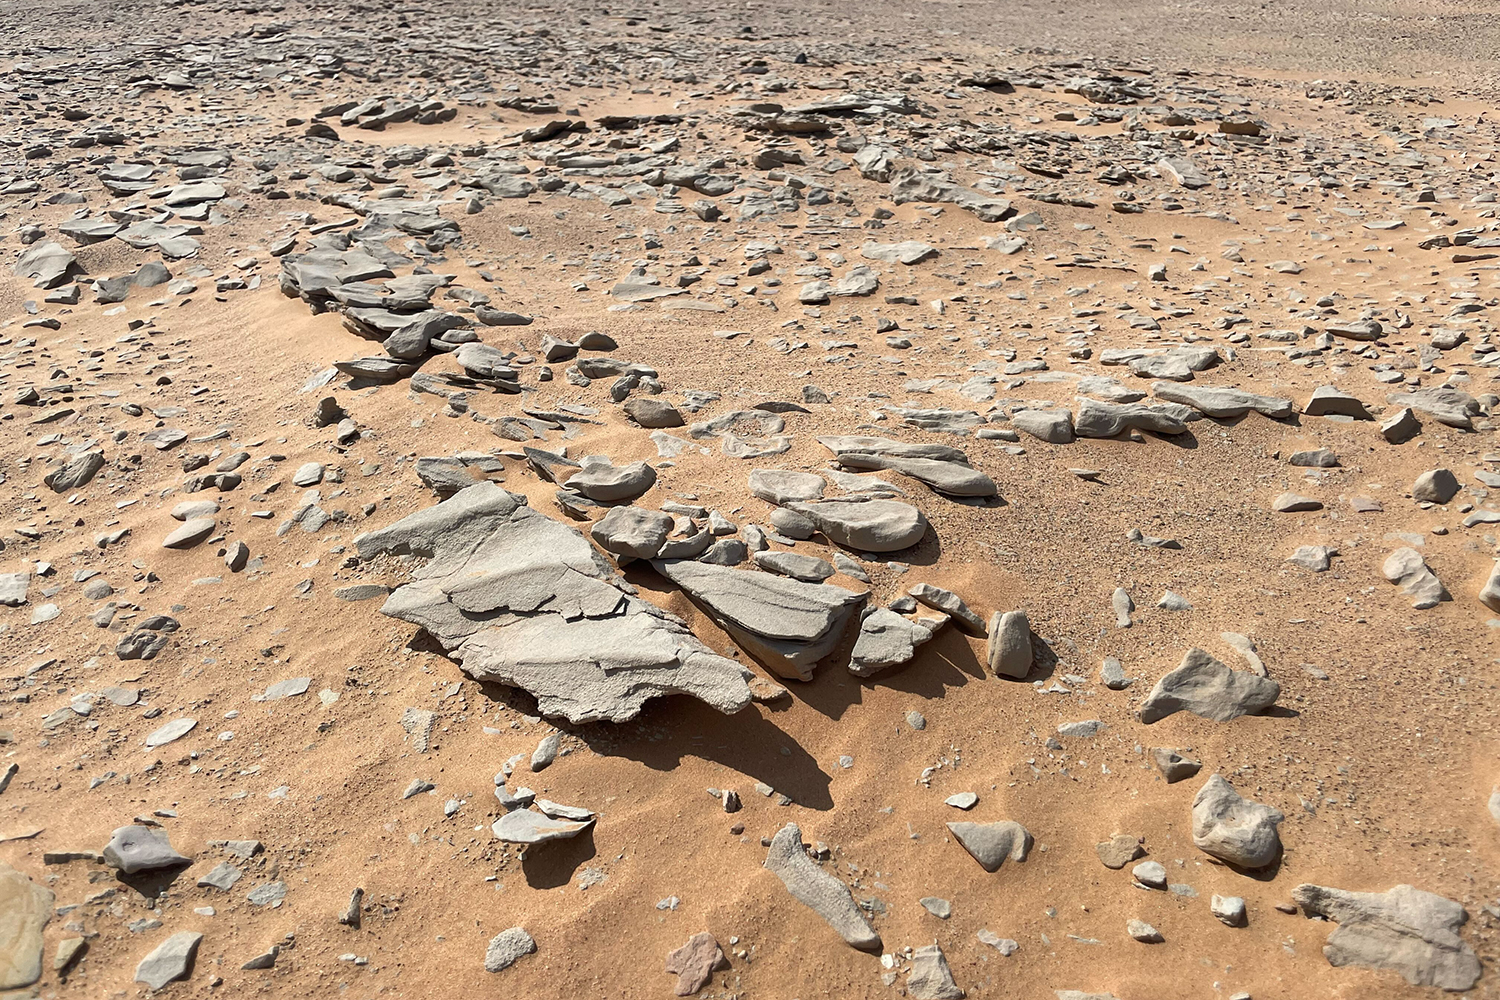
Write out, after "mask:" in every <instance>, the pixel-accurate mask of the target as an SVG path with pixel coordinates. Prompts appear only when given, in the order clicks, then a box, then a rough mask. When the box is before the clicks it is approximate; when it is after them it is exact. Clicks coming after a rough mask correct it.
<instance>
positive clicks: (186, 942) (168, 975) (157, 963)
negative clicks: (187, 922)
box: [135, 931, 203, 990]
mask: <svg viewBox="0 0 1500 1000" xmlns="http://www.w3.org/2000/svg"><path fill="white" fill-rule="evenodd" d="M202 940H203V935H202V934H199V933H197V932H195V931H178V932H177V933H176V934H173V935H172V936H171V937H169V938H167V939H166V940H165V941H163V942H162V943H161V944H159V945H157V946H156V948H155V949H153V950H152V952H151V953H150V954H149V955H147V956H146V957H145V958H143V959H141V963H140V964H139V965H137V966H136V967H135V981H136V982H138V983H145V984H146V985H147V986H148V987H150V988H151V989H153V990H159V989H161V988H162V987H163V986H165V985H167V984H168V983H170V982H173V981H175V980H178V979H186V978H187V977H188V975H189V974H190V973H191V972H192V968H193V959H194V958H195V957H196V956H197V954H198V944H199V942H201V941H202Z"/></svg>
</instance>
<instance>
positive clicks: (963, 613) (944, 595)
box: [907, 583, 987, 635]
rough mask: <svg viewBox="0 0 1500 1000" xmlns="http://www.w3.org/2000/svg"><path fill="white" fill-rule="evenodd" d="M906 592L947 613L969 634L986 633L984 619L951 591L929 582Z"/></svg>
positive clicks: (930, 606)
mask: <svg viewBox="0 0 1500 1000" xmlns="http://www.w3.org/2000/svg"><path fill="white" fill-rule="evenodd" d="M907 593H908V594H910V595H911V596H912V597H915V598H916V599H917V600H919V601H921V602H922V603H923V604H925V605H927V606H928V607H929V608H933V609H935V610H937V611H941V612H942V613H943V614H945V615H948V616H949V617H950V618H952V619H953V622H954V624H956V625H957V626H958V627H959V628H961V629H963V630H964V631H965V632H968V633H969V634H970V635H984V634H986V631H987V629H986V626H985V621H984V619H983V618H981V617H979V616H978V615H976V614H975V613H974V612H973V611H971V610H969V606H968V605H967V604H965V603H964V602H963V599H962V598H961V597H959V596H958V595H957V594H955V593H954V592H953V591H951V590H944V589H943V588H942V587H937V586H934V585H932V584H930V583H919V584H917V585H916V586H914V587H912V588H911V589H910V590H908V591H907Z"/></svg>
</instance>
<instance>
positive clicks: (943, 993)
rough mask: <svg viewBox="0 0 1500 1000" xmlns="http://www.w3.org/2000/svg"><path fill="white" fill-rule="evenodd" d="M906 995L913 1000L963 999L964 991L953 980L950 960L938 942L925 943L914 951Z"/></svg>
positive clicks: (907, 978) (907, 975)
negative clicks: (945, 956)
mask: <svg viewBox="0 0 1500 1000" xmlns="http://www.w3.org/2000/svg"><path fill="white" fill-rule="evenodd" d="M906 995H907V996H909V997H911V998H912V1000H962V997H963V996H964V991H963V990H961V989H959V988H958V986H957V984H956V983H954V982H953V972H952V971H951V970H950V969H949V968H948V960H947V959H946V958H944V957H943V949H941V948H939V947H938V946H937V945H936V944H928V945H923V946H922V947H920V948H918V949H917V950H916V951H914V952H912V956H911V971H909V972H908V973H907V974H906Z"/></svg>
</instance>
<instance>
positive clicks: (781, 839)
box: [765, 823, 880, 949]
mask: <svg viewBox="0 0 1500 1000" xmlns="http://www.w3.org/2000/svg"><path fill="white" fill-rule="evenodd" d="M765 867H766V868H767V869H768V870H769V871H771V872H773V873H774V874H775V875H776V876H777V877H778V878H780V879H781V881H782V882H783V883H784V884H785V885H786V888H787V891H788V892H790V893H791V894H792V896H793V898H795V899H796V900H797V902H799V903H801V904H802V905H803V906H806V907H808V908H809V909H810V910H812V911H813V912H814V913H816V914H817V915H818V916H820V917H822V918H823V919H824V920H826V921H827V922H828V926H829V927H832V928H833V929H834V930H835V931H837V932H838V935H839V937H841V938H843V939H844V940H845V941H846V942H848V943H849V944H850V945H852V946H853V947H855V948H860V949H875V948H879V947H880V935H879V934H877V933H875V928H873V927H871V926H870V921H869V920H867V919H865V915H864V913H863V911H861V910H860V908H859V906H858V905H857V904H856V903H855V902H854V897H853V896H852V895H850V893H849V887H848V886H846V885H845V884H844V883H842V882H840V881H839V880H838V879H836V878H834V877H833V876H832V875H830V874H829V873H828V872H826V871H824V870H823V869H822V868H819V867H818V866H817V865H816V864H815V863H814V862H813V860H812V859H811V858H809V857H808V856H807V849H806V848H804V847H803V846H802V831H801V830H800V829H799V828H798V826H797V824H796V823H788V824H787V825H786V826H784V827H782V828H781V829H780V830H778V831H777V832H776V836H774V837H772V838H771V849H770V851H769V852H768V853H767V854H766V862H765Z"/></svg>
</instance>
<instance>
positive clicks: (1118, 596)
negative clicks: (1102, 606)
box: [1109, 587, 1135, 628]
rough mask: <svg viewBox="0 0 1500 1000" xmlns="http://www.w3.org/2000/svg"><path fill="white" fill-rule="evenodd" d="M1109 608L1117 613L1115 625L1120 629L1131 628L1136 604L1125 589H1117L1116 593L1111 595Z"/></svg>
mask: <svg viewBox="0 0 1500 1000" xmlns="http://www.w3.org/2000/svg"><path fill="white" fill-rule="evenodd" d="M1109 606H1110V607H1111V608H1112V609H1113V610H1114V613H1115V624H1116V625H1117V626H1119V627H1120V628H1129V627H1130V613H1131V612H1132V611H1134V610H1135V602H1134V601H1132V600H1131V599H1130V594H1129V592H1127V591H1126V590H1125V588H1124V587H1116V588H1115V592H1114V593H1113V594H1111V595H1109Z"/></svg>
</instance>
